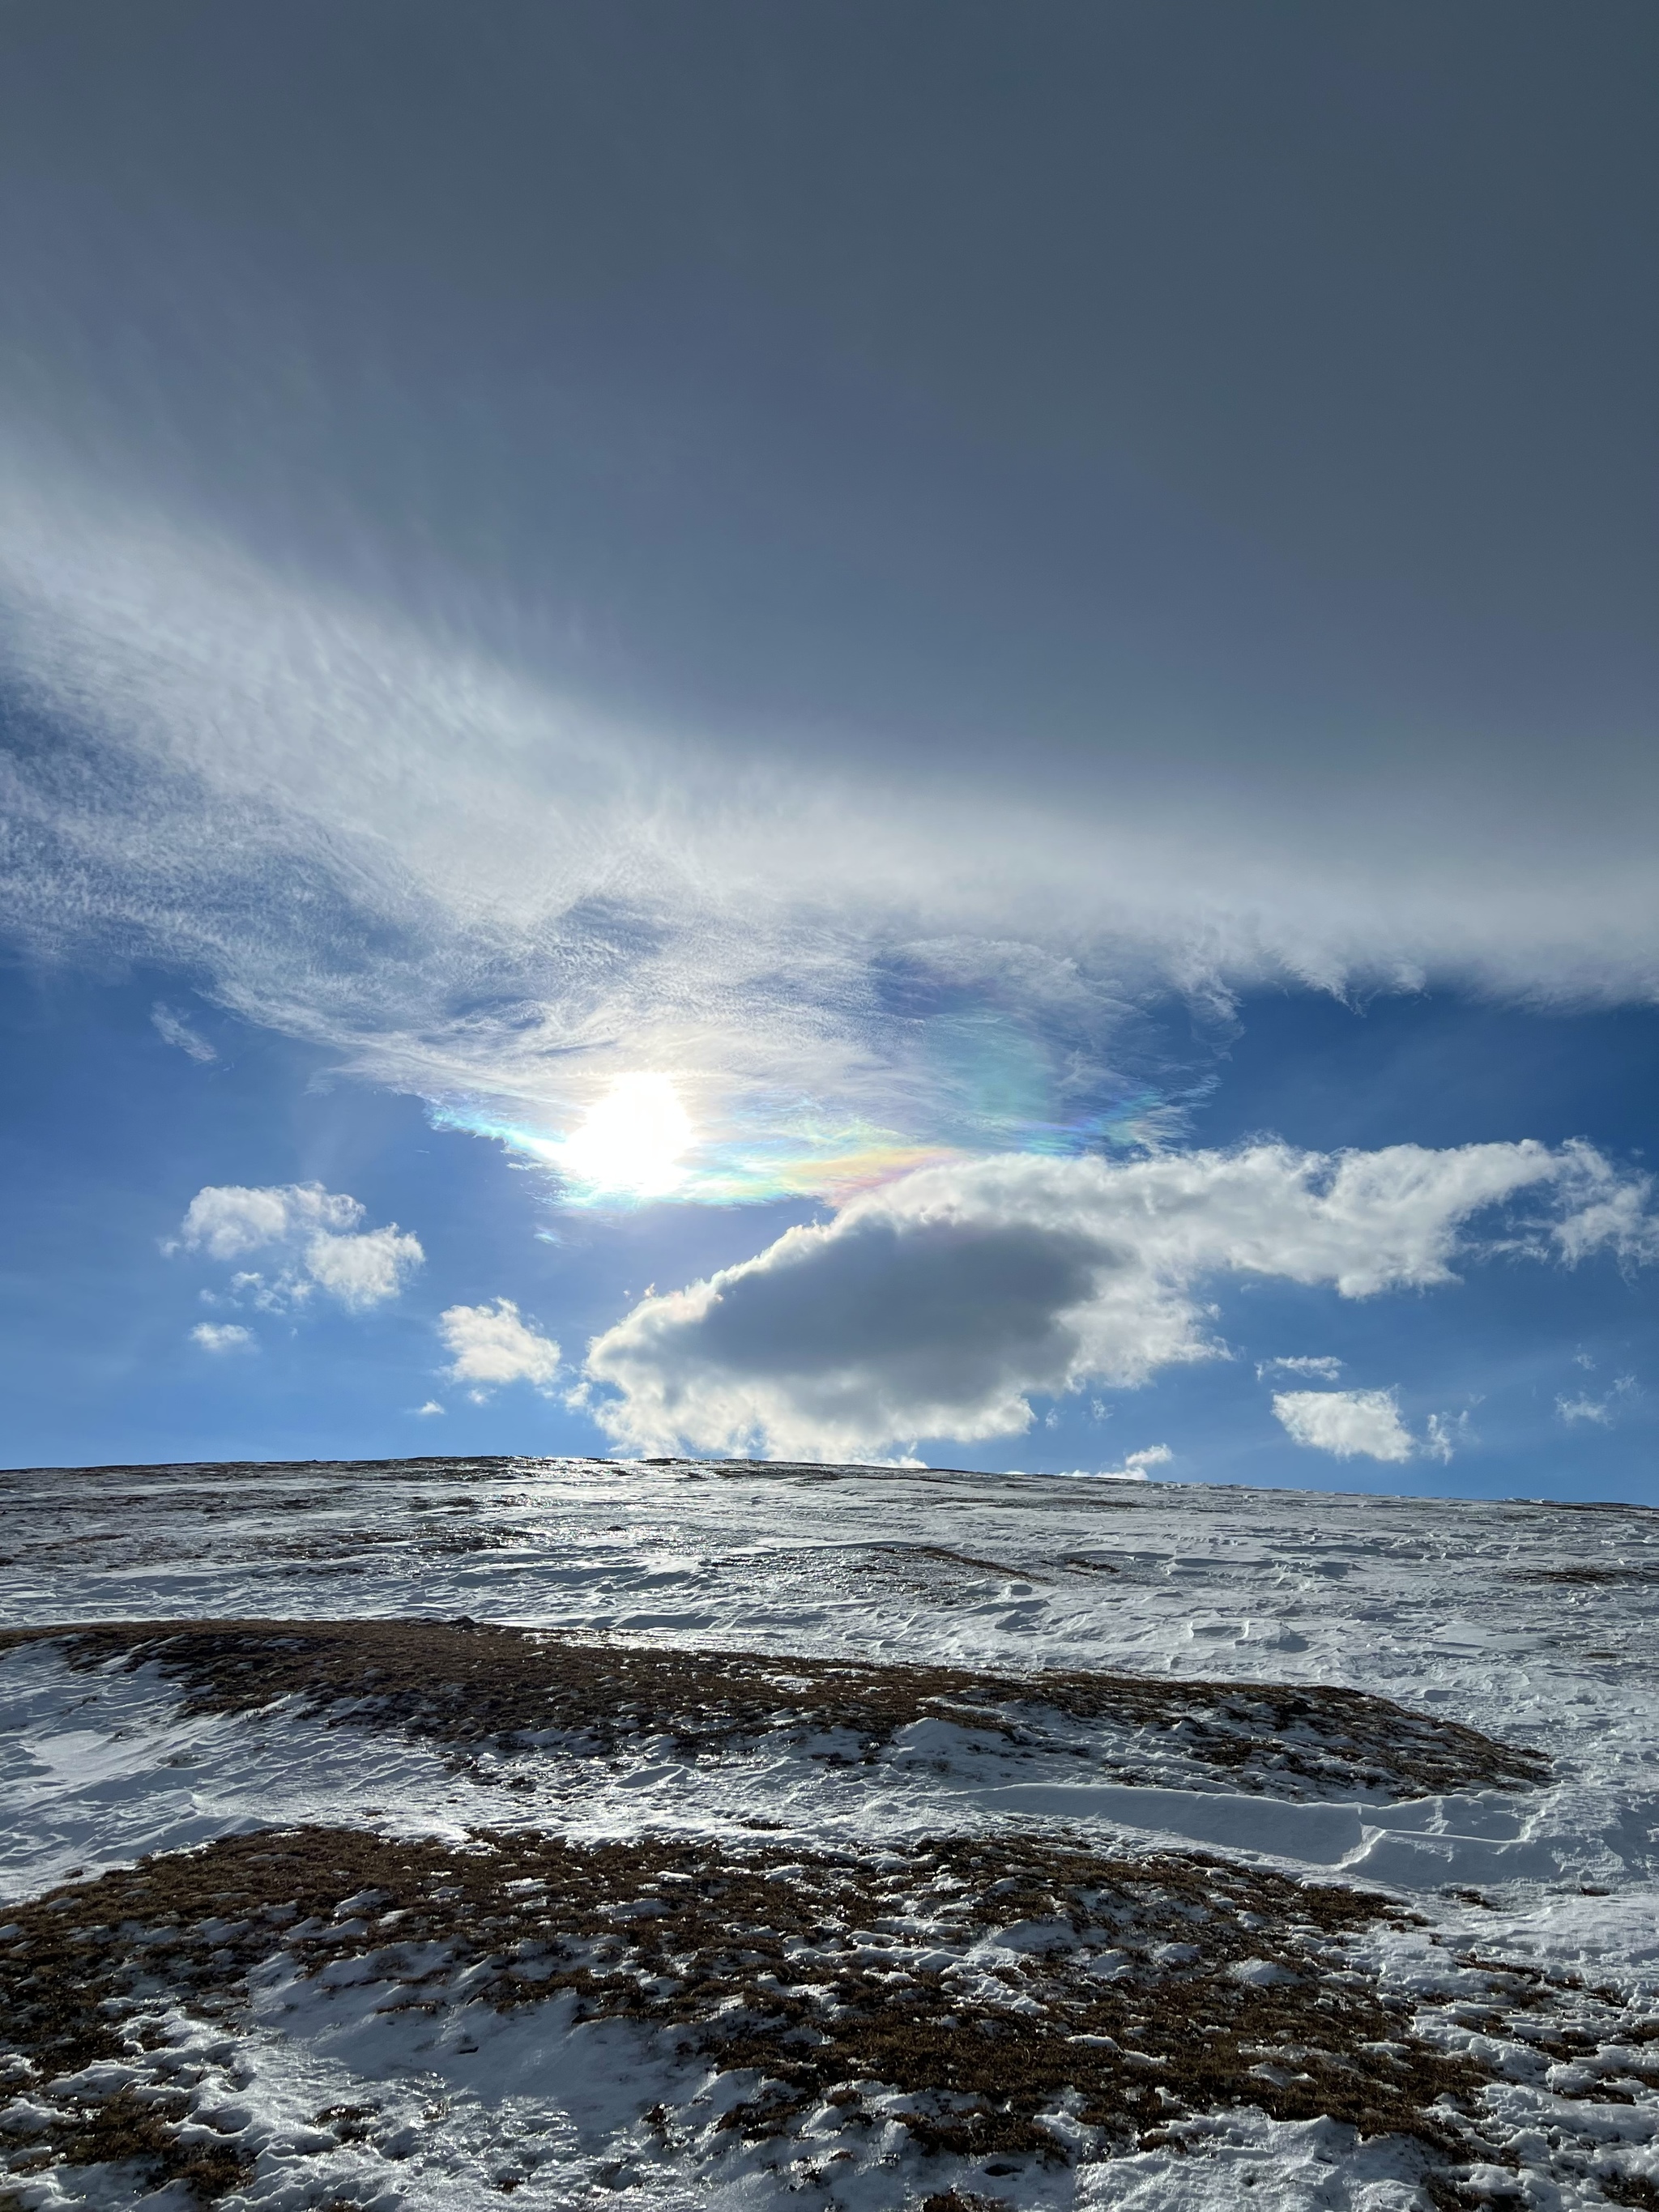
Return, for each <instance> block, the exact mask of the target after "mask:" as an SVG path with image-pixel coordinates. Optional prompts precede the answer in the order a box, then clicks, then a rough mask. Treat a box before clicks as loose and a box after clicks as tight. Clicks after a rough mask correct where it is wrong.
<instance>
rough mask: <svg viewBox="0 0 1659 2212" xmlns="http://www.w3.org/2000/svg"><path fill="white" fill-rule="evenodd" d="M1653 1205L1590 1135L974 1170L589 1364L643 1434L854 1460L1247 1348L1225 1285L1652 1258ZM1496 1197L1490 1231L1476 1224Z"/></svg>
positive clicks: (883, 1200) (735, 1280) (666, 1442)
mask: <svg viewBox="0 0 1659 2212" xmlns="http://www.w3.org/2000/svg"><path fill="white" fill-rule="evenodd" d="M1626 1192H1628V1193H1630V1194H1631V1200H1630V1203H1629V1204H1628V1205H1626V1204H1625V1203H1624V1202H1623V1194H1625V1193H1626ZM1648 1196H1649V1188H1648V1184H1647V1182H1646V1181H1645V1180H1644V1179H1643V1178H1640V1177H1630V1176H1621V1174H1620V1171H1619V1170H1617V1169H1615V1168H1614V1167H1613V1164H1611V1163H1610V1162H1608V1161H1607V1160H1606V1159H1605V1158H1603V1157H1602V1156H1601V1154H1600V1153H1598V1152H1595V1151H1593V1150H1592V1149H1591V1148H1590V1147H1589V1146H1584V1145H1578V1144H1575V1145H1568V1146H1560V1147H1558V1148H1554V1149H1552V1148H1551V1147H1549V1146H1545V1145H1541V1144H1538V1143H1534V1142H1522V1143H1517V1144H1492V1145H1466V1146H1457V1147H1455V1148H1450V1149H1447V1150H1443V1151H1431V1150H1429V1149H1427V1148H1425V1147H1423V1146H1415V1145H1398V1146H1389V1147H1387V1148H1386V1149H1383V1150H1380V1151H1376V1152H1347V1153H1340V1154H1321V1153H1315V1152H1297V1151H1294V1150H1292V1149H1291V1147H1289V1146H1285V1145H1280V1144H1258V1145H1255V1146H1249V1147H1246V1148H1244V1149H1243V1150H1240V1151H1237V1152H1192V1153H1184V1154H1164V1155H1159V1156H1154V1157H1152V1158H1143V1159H1138V1160H1129V1161H1121V1162H1114V1161H1110V1160H1107V1159H1103V1158H1085V1159H1043V1158H1030V1157H1020V1158H1009V1157H1004V1158H990V1159H979V1160H974V1161H969V1162H965V1163H963V1162H953V1163H950V1164H945V1165H941V1166H939V1167H934V1168H929V1169H925V1170H920V1171H919V1172H917V1173H915V1174H913V1175H909V1176H903V1177H902V1178H900V1179H899V1180H897V1181H896V1182H892V1183H890V1184H888V1185H886V1186H885V1187H884V1188H881V1189H879V1190H877V1191H873V1192H871V1193H868V1194H865V1195H863V1196H861V1197H860V1198H858V1199H855V1200H853V1201H852V1202H850V1203H849V1204H848V1205H847V1206H844V1207H842V1210H841V1212H839V1213H838V1214H836V1217H835V1218H833V1219H832V1220H830V1221H829V1222H828V1223H826V1224H823V1225H817V1226H814V1227H806V1228H797V1229H792V1230H790V1231H787V1234H786V1235H784V1236H783V1237H780V1238H779V1239H778V1240H777V1242H776V1243H774V1244H773V1245H771V1246H769V1248H768V1249H767V1250H765V1251H764V1252H762V1253H760V1254H758V1255H757V1256H756V1257H755V1258H753V1259H751V1260H749V1261H744V1262H743V1263H742V1264H741V1265H739V1266H737V1267H726V1268H723V1269H721V1270H720V1272H719V1273H716V1274H714V1275H713V1276H711V1277H709V1278H708V1279H707V1280H705V1281H702V1282H700V1283H696V1284H693V1285H690V1286H689V1287H688V1288H686V1289H684V1290H682V1291H675V1292H673V1293H671V1294H670V1295H667V1296H662V1297H647V1298H645V1299H644V1300H642V1301H641V1303H640V1304H638V1305H636V1306H635V1308H634V1310H632V1312H630V1313H629V1314H628V1315H627V1316H624V1318H623V1320H622V1321H620V1322H618V1323H617V1325H616V1326H615V1327H614V1328H611V1329H609V1330H608V1331H606V1332H605V1334H603V1335H601V1336H600V1337H599V1338H598V1339H597V1340H595V1341H594V1343H593V1344H592V1346H590V1349H589V1353H588V1358H587V1364H586V1374H587V1376H588V1379H589V1382H590V1383H592V1384H594V1385H598V1386H602V1387H604V1386H608V1389H609V1390H610V1392H611V1394H612V1395H610V1396H609V1397H601V1398H599V1399H597V1400H596V1401H595V1402H594V1406H593V1411H594V1413H595V1417H596V1418H597V1419H599V1422H600V1423H601V1425H603V1426H604V1427H605V1430H606V1431H607V1432H608V1433H609V1434H610V1435H611V1436H612V1437H614V1438H615V1439H616V1440H617V1442H618V1443H622V1444H623V1445H624V1446H626V1447H628V1448H629V1449H639V1450H655V1449H663V1450H669V1449H675V1448H676V1447H678V1446H680V1445H690V1446H691V1447H693V1448H695V1449H702V1450H707V1451H711V1452H723V1451H724V1452H730V1451H750V1450H758V1451H762V1452H765V1453H771V1454H775V1455H781V1456H788V1457H796V1458H811V1457H823V1458H836V1457H848V1458H851V1457H856V1456H860V1455H873V1454H875V1453H878V1452H880V1451H883V1450H885V1449H890V1448H891V1447H894V1446H901V1447H902V1446H906V1445H909V1446H914V1444H915V1441H916V1440H917V1439H918V1438H921V1437H950V1438H952V1439H955V1440H957V1441H959V1442H969V1443H971V1442H974V1441H976V1440H978V1439H981V1438H983V1437H993V1436H1005V1435H1011V1434H1017V1433H1018V1432H1020V1431H1023V1430H1024V1429H1025V1428H1026V1427H1027V1425H1029V1424H1030V1420H1031V1418H1032V1411H1031V1405H1030V1398H1031V1396H1032V1395H1033V1394H1038V1393H1040V1394H1045V1395H1060V1394H1062V1393H1064V1392H1067V1391H1070V1390H1073V1389H1079V1388H1081V1387H1083V1386H1085V1385H1086V1384H1089V1383H1105V1384H1109V1385H1115V1386H1118V1387H1121V1388H1123V1387H1133V1386H1134V1385H1136V1384H1139V1383H1145V1382H1146V1381H1147V1380H1148V1379H1149V1378H1150V1377H1151V1376H1153V1375H1154V1374H1156V1373H1157V1372H1158V1370H1161V1369H1163V1368H1166V1367H1169V1366H1170V1365H1173V1364H1181V1363H1184V1362H1192V1361H1198V1360H1205V1359H1212V1358H1218V1357H1221V1356H1224V1355H1225V1347H1224V1346H1222V1345H1221V1344H1220V1343H1219V1342H1218V1340H1217V1338H1216V1336H1215V1334H1214V1332H1213V1329H1212V1326H1211V1323H1212V1320H1213V1309H1212V1307H1211V1306H1210V1305H1209V1304H1206V1285H1209V1284H1210V1283H1211V1282H1212V1281H1213V1280H1215V1279H1219V1278H1222V1277H1225V1276H1228V1275H1231V1276H1256V1277H1272V1278H1277V1279H1281V1280H1285V1281H1289V1282H1296V1283H1303V1284H1310V1285H1316V1284H1325V1285H1330V1286H1331V1287H1332V1288H1334V1290H1335V1291H1337V1292H1338V1293H1339V1294H1340V1296H1342V1297H1351V1298H1352V1297H1370V1296H1373V1295H1375V1294H1376V1293H1378V1292H1380V1291H1386V1290H1390V1289H1397V1288H1407V1287H1416V1288H1424V1287H1427V1286H1430V1285H1436V1284H1442V1283H1446V1282H1449V1281H1451V1280H1452V1279H1454V1262H1455V1261H1456V1260H1457V1259H1458V1258H1459V1257H1460V1256H1462V1255H1464V1254H1466V1253H1467V1254H1473V1253H1474V1252H1476V1251H1478V1250H1480V1249H1490V1250H1492V1251H1502V1252H1506V1253H1509V1254H1510V1255H1530V1256H1547V1255H1553V1256H1554V1257H1555V1258H1557V1259H1558V1260H1561V1261H1567V1262H1570V1263H1571V1262H1576V1261H1578V1260H1580V1259H1582V1258H1584V1257H1586V1256H1588V1255H1589V1253H1590V1252H1591V1251H1593V1250H1595V1249H1603V1248H1607V1249H1613V1251H1615V1252H1616V1253H1618V1254H1619V1255H1620V1256H1622V1257H1626V1258H1628V1257H1631V1256H1640V1255H1642V1254H1643V1253H1644V1251H1645V1250H1646V1249H1647V1239H1648V1237H1649V1236H1650V1220H1649V1216H1648V1214H1647V1212H1646V1204H1647V1200H1648ZM1486 1212H1494V1213H1495V1214H1497V1216H1498V1218H1495V1219H1494V1220H1493V1222H1492V1227H1491V1231H1490V1233H1489V1234H1488V1236H1487V1237H1486V1238H1485V1239H1484V1240H1480V1241H1477V1240H1476V1239H1475V1238H1474V1237H1473V1236H1472V1235H1471V1233H1470V1230H1469V1225H1470V1223H1471V1221H1472V1220H1473V1218H1474V1217H1475V1216H1477V1215H1480V1214H1482V1213H1486ZM1366 1395H1367V1394H1364V1393H1289V1394H1285V1401H1286V1402H1299V1401H1300V1400H1301V1399H1302V1398H1304V1397H1313V1398H1319V1399H1322V1400H1328V1399H1335V1398H1341V1399H1344V1400H1345V1401H1346V1400H1352V1399H1355V1398H1364V1397H1365V1396H1366ZM1375 1418H1376V1417H1375V1416H1374V1421H1375ZM1373 1432H1374V1434H1376V1435H1377V1436H1380V1435H1381V1433H1382V1432H1381V1430H1380V1429H1376V1428H1375V1426H1374V1431H1373ZM1409 1449H1410V1443H1409V1439H1407V1450H1409ZM1384 1455H1385V1456H1386V1455H1388V1454H1384Z"/></svg>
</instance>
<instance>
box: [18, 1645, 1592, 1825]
mask: <svg viewBox="0 0 1659 2212" xmlns="http://www.w3.org/2000/svg"><path fill="white" fill-rule="evenodd" d="M42 1639H52V1640H53V1641H56V1642H58V1643H59V1644H61V1645H62V1647H63V1649H64V1652H65V1654H66V1656H67V1657H68V1658H69V1661H70V1664H71V1665H73V1666H76V1667H79V1668H95V1667H100V1666H102V1665H105V1664H107V1663H108V1662H112V1661H115V1660H123V1659H124V1660H125V1662H126V1663H127V1664H129V1665H130V1666H135V1667H136V1666H139V1665H142V1664H144V1663H146V1662H153V1663H154V1664H155V1666H157V1667H158V1668H160V1669H161V1672H162V1673H163V1674H165V1675H166V1676H167V1678H168V1679H169V1680H173V1681H176V1682H178V1683H179V1684H180V1685H181V1686H183V1688H184V1690H185V1693H186V1696H187V1699H188V1700H189V1703H190V1705H191V1707H192V1708H194V1709H196V1710H197V1711H217V1712H250V1711H256V1710H258V1708H260V1707H262V1706H264V1705H270V1704H272V1703H273V1702H275V1701H276V1699H282V1698H287V1697H297V1698H300V1699H303V1700H304V1701H305V1705H306V1707H307V1710H308V1711H312V1712H313V1713H319V1714H325V1715H326V1716H327V1717H329V1719H330V1720H331V1721H334V1722H338V1723H346V1724H349V1725H353V1726H359V1727H369V1726H373V1727H381V1728H385V1727H396V1728H401V1729H406V1730H408V1731H409V1732H410V1733H411V1734H413V1735H422V1736H428V1737H431V1738H435V1739H436V1740H438V1741H442V1742H446V1743H452V1744H476V1743H479V1742H483V1741H489V1740H492V1739H493V1740H495V1741H501V1742H504V1743H507V1744H508V1745H511V1744H512V1743H513V1741H514V1740H515V1739H523V1738H525V1737H530V1736H550V1735H556V1736H562V1737H564V1738H566V1739H568V1740H569V1741H572V1742H573V1743H575V1744H577V1745H580V1746H582V1747H588V1748H592V1749H593V1750H598V1751H608V1750H612V1749H615V1748H617V1747H619V1746H620V1745H622V1744H623V1743H625V1742H627V1741H630V1740H636V1739H638V1738H641V1737H646V1736H670V1737H672V1738H673V1739H674V1740H675V1741H677V1742H678V1744H680V1745H681V1747H683V1748H684V1749H686V1750H689V1751H696V1750H705V1749H708V1750H712V1749H717V1748H718V1747H720V1746H722V1745H724V1744H726V1743H728V1742H730V1741H732V1740H733V1739H738V1738H744V1737H748V1738H753V1737H757V1736H762V1735H768V1734H770V1733H773V1732H775V1731H779V1730H793V1731H797V1732H803V1733H812V1734H830V1733H836V1734H840V1735H844V1736H846V1737H848V1738H850V1739H852V1740H853V1741H855V1742H856V1743H857V1745H858V1746H859V1747H860V1748H861V1749H862V1750H865V1751H872V1750H873V1749H875V1748H876V1747H878V1746H880V1745H882V1744H884V1743H886V1742H888V1741H890V1740H891V1738H892V1737H893V1736H894V1735H895V1734H896V1732H897V1731H898V1730H899V1729H902V1728H905V1727H908V1726H909V1725H910V1724H911V1723H914V1722H915V1721H917V1720H921V1719H923V1718H927V1717H938V1718H942V1719H947V1720H952V1721H956V1722H958V1723H962V1724H963V1725H965V1726H968V1727H970V1728H973V1727H977V1728H988V1729H994V1730H997V1731H999V1732H1000V1733H1001V1734H1003V1735H1006V1736H1012V1737H1016V1738H1018V1737H1019V1736H1020V1735H1021V1732H1022V1730H1024V1729H1029V1728H1030V1726H1031V1725H1032V1724H1033V1723H1036V1721H1037V1719H1038V1717H1039V1716H1040V1715H1041V1714H1042V1713H1043V1712H1045V1711H1046V1712H1047V1713H1048V1714H1051V1715H1052V1714H1056V1713H1057V1714H1060V1715H1063V1716H1064V1717H1066V1718H1067V1719H1069V1720H1073V1721H1083V1722H1091V1721H1092V1722H1101V1723H1106V1724H1107V1725H1108V1726H1110V1727H1115V1728H1118V1729H1123V1730H1126V1731H1131V1732H1139V1733H1142V1734H1144V1735H1149V1736H1151V1737H1152V1738H1154V1739H1156V1738H1160V1737H1162V1738H1168V1739H1169V1740H1170V1745H1171V1747H1172V1748H1175V1749H1177V1750H1178V1751H1179V1753H1180V1754H1181V1755H1182V1757H1183V1758H1185V1759H1193V1760H1196V1761H1197V1762H1199V1763H1200V1765H1208V1766H1212V1767H1214V1768H1218V1769H1220V1770H1222V1771H1225V1773H1226V1774H1227V1776H1228V1778H1229V1780H1230V1781H1231V1783H1232V1784H1234V1785H1235V1786H1237V1787H1241V1788H1243V1789H1254V1790H1265V1791H1269V1792H1271V1793H1272V1794H1273V1795H1274V1796H1289V1797H1298V1796H1316V1795H1330V1794H1335V1793H1337V1792H1339V1791H1348V1790H1378V1791H1386V1792H1388V1793H1389V1795H1390V1796H1396V1797H1397V1796H1428V1795H1433V1794H1435V1793H1437V1792H1440V1791H1444V1790H1468V1789H1480V1788H1486V1789H1518V1788H1522V1787H1526V1786H1528V1785H1529V1784H1536V1783H1538V1782H1541V1781H1543V1780H1544V1779H1546V1778H1547V1776H1548V1773H1549V1765H1548V1762H1547V1760H1546V1759H1543V1758H1542V1757H1541V1756H1540V1755H1539V1754H1538V1753H1535V1752H1531V1751H1527V1750H1522V1749H1520V1748H1518V1747H1516V1746H1513V1745H1510V1744H1504V1743H1499V1742H1497V1741H1494V1740H1493V1739H1492V1737H1490V1736H1487V1735H1482V1734H1480V1731H1479V1730H1478V1729H1472V1728H1466V1727H1463V1726H1462V1725H1461V1724H1460V1723H1457V1722H1455V1721H1450V1720H1446V1719H1443V1718H1442V1717H1439V1716H1437V1715H1436V1716H1429V1715H1425V1714H1420V1713H1413V1712H1408V1711H1406V1710H1405V1709H1404V1708H1403V1707H1402V1706H1400V1705H1395V1704H1393V1703H1392V1702H1391V1701H1390V1700H1389V1699H1386V1698H1379V1697H1373V1696H1371V1695H1369V1694H1368V1693H1367V1692H1364V1691H1359V1690H1346V1689H1335V1688H1330V1687H1328V1686H1321V1685H1317V1684H1310V1685H1292V1684H1282V1683H1261V1682H1212V1681H1188V1680H1176V1679H1175V1678H1172V1677H1170V1676H1167V1675H1158V1676H1152V1675H1142V1674H1109V1673H1097V1672H1092V1671H1084V1670H1082V1669H1070V1670H1062V1669H1057V1668H1056V1669H1050V1670H1048V1671H1047V1672H1044V1673H1040V1674H1027V1675H1004V1674H987V1673H981V1672H978V1671H975V1670H972V1669H969V1668H957V1667H941V1666H915V1665H884V1666H869V1665H861V1664H858V1663H855V1662H849V1661H842V1660H836V1659H823V1658H797V1657H784V1656H775V1655H773V1654H769V1653H757V1652H744V1651H708V1650H665V1649H661V1648H655V1647H652V1648H642V1647H634V1648H630V1647H628V1646H626V1645H621V1644H593V1643H582V1642H579V1641H577V1640H575V1639H574V1638H566V1637H562V1636H556V1635H551V1634H548V1633H544V1632H532V1631H530V1630H527V1629H520V1628H510V1627H502V1626H492V1625H487V1624H480V1623H476V1622H472V1621H467V1620H463V1621H449V1622H435V1621H424V1620H173V1621H165V1620H164V1621H155V1620H151V1621H127V1622H112V1623H101V1624H95V1625H90V1626H56V1627H46V1628H36V1629H10V1630H5V1631H3V1632H0V1653H3V1651H4V1650H7V1649H8V1648H11V1647H15V1645H17V1644H21V1643H24V1642H29V1641H39V1640H42Z"/></svg>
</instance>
